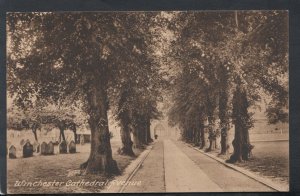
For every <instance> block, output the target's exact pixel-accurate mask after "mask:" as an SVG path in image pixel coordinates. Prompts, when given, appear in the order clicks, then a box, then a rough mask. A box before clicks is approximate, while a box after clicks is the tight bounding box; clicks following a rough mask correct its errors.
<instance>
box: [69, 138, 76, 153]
mask: <svg viewBox="0 0 300 196" xmlns="http://www.w3.org/2000/svg"><path fill="white" fill-rule="evenodd" d="M69 153H76V144H75V142H74V141H73V140H72V141H71V142H70V143H69Z"/></svg>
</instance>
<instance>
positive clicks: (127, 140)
mask: <svg viewBox="0 0 300 196" xmlns="http://www.w3.org/2000/svg"><path fill="white" fill-rule="evenodd" d="M120 134H121V140H122V148H121V150H120V154H122V155H129V156H134V152H133V150H132V144H133V143H132V141H131V137H130V128H129V126H128V124H126V123H125V122H124V123H122V122H121V129H120Z"/></svg>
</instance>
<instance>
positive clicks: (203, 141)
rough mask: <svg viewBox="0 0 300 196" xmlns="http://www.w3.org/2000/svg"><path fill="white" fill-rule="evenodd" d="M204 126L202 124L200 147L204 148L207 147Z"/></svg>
mask: <svg viewBox="0 0 300 196" xmlns="http://www.w3.org/2000/svg"><path fill="white" fill-rule="evenodd" d="M204 134H205V133H204V126H203V125H201V126H200V148H201V149H203V148H204V147H205V145H206V144H205V135H204Z"/></svg>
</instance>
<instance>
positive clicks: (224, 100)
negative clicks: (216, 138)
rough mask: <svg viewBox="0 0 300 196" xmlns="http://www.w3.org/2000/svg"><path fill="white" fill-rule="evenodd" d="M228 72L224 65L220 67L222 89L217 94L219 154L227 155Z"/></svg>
mask: <svg viewBox="0 0 300 196" xmlns="http://www.w3.org/2000/svg"><path fill="white" fill-rule="evenodd" d="M228 77H229V76H228V71H227V69H226V67H225V66H224V65H221V66H220V84H221V85H222V88H221V89H220V92H219V119H220V125H221V127H220V128H221V152H220V154H223V155H225V154H227V153H228V149H229V144H228V130H229V114H228Z"/></svg>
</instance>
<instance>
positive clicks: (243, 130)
mask: <svg viewBox="0 0 300 196" xmlns="http://www.w3.org/2000/svg"><path fill="white" fill-rule="evenodd" d="M227 102H228V95H227V93H226V88H224V91H220V101H219V119H220V127H218V128H217V127H216V126H215V119H214V118H213V117H211V116H210V117H208V126H206V127H207V130H208V131H204V130H205V126H204V121H203V120H201V118H198V119H196V122H195V123H190V124H189V126H186V127H184V128H183V129H182V130H181V136H182V140H183V141H185V142H187V143H192V144H194V145H195V146H199V148H200V149H203V148H204V147H205V146H206V143H205V142H206V141H205V134H208V139H209V147H208V148H207V149H206V151H212V150H215V149H216V145H217V144H216V139H217V137H221V142H220V144H221V149H220V154H222V155H226V154H228V150H229V147H230V146H229V141H228V130H229V115H228V107H227V104H228V103H227ZM232 102H233V103H232V104H233V110H232V116H231V118H232V121H233V124H234V125H235V134H234V140H233V142H232V146H233V150H234V151H233V153H232V155H231V156H230V159H229V160H227V162H230V163H235V162H237V161H238V162H241V161H247V160H248V159H249V157H250V155H251V150H252V149H253V148H254V146H253V145H251V144H250V138H249V128H250V127H251V126H252V123H251V117H250V115H249V112H248V108H249V103H248V100H247V94H246V91H245V89H244V88H243V87H242V86H241V85H237V87H236V90H235V93H234V96H233V101H232ZM211 114H213V113H212V112H211ZM199 119H200V120H199ZM191 124H193V125H194V126H191Z"/></svg>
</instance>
